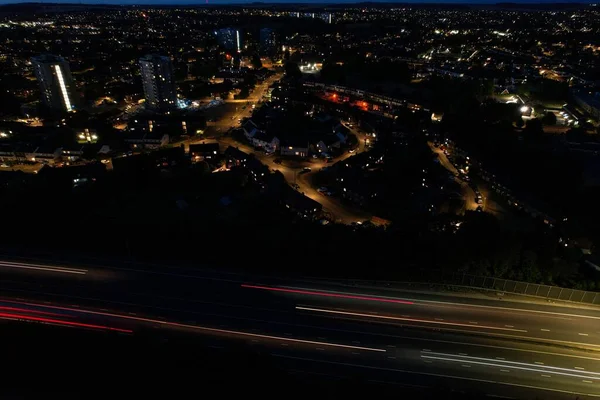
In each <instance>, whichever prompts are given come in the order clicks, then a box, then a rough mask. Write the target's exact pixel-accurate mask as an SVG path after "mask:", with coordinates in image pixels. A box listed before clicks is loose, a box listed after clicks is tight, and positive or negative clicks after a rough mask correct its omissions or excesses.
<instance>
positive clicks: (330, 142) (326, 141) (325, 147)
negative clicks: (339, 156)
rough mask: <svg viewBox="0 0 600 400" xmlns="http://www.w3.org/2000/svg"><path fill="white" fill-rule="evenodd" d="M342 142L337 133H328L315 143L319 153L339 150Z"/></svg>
mask: <svg viewBox="0 0 600 400" xmlns="http://www.w3.org/2000/svg"><path fill="white" fill-rule="evenodd" d="M341 145H342V143H341V141H340V138H339V137H338V136H337V135H327V136H325V137H323V139H321V140H319V141H318V142H317V144H316V145H315V148H316V149H317V152H318V153H331V152H333V151H334V150H339V148H340V147H341Z"/></svg>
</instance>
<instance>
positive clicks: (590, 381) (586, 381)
mask: <svg viewBox="0 0 600 400" xmlns="http://www.w3.org/2000/svg"><path fill="white" fill-rule="evenodd" d="M581 382H583V383H594V382H592V381H581Z"/></svg>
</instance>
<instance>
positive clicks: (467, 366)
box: [461, 365, 471, 368]
mask: <svg viewBox="0 0 600 400" xmlns="http://www.w3.org/2000/svg"><path fill="white" fill-rule="evenodd" d="M461 367H465V368H471V366H470V365H461Z"/></svg>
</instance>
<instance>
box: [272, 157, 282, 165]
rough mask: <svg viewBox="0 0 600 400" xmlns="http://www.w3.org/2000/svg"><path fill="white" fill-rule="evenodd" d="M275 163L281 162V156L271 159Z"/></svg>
mask: <svg viewBox="0 0 600 400" xmlns="http://www.w3.org/2000/svg"><path fill="white" fill-rule="evenodd" d="M273 162H274V163H275V164H281V158H276V159H274V160H273Z"/></svg>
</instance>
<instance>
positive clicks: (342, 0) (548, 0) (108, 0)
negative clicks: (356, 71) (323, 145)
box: [0, 0, 597, 7]
mask: <svg viewBox="0 0 600 400" xmlns="http://www.w3.org/2000/svg"><path fill="white" fill-rule="evenodd" d="M100 1H101V3H98V2H95V1H93V0H92V2H88V1H85V0H83V1H81V0H80V1H77V0H75V1H69V2H55V1H52V2H44V1H37V2H35V1H14V2H10V1H9V2H7V3H3V2H1V1H0V6H11V5H13V6H14V5H21V6H27V5H43V6H52V5H59V6H66V5H70V6H87V5H94V6H106V5H119V6H153V7H163V6H164V7H172V6H184V5H185V6H199V7H218V6H248V5H256V6H259V5H270V6H277V5H281V6H288V7H289V6H294V5H297V6H302V5H310V6H319V5H320V6H327V5H346V4H347V5H365V6H369V5H377V6H381V5H396V6H397V5H411V6H414V5H419V4H423V5H425V4H426V5H428V6H435V5H440V6H446V7H447V6H452V5H457V6H464V5H469V6H478V5H481V6H520V7H521V6H540V5H544V6H547V5H553V6H561V5H565V6H576V5H582V6H587V5H590V4H595V3H597V2H596V1H593V0H587V1H580V0H578V1H564V0H561V1H554V0H541V1H525V2H519V1H495V2H494V1H489V2H486V1H485V0H484V1H481V0H479V2H469V1H468V0H463V1H448V2H444V1H443V0H442V1H440V0H431V1H429V0H424V1H423V0H412V1H411V0H402V1H397V2H396V1H386V0H384V1H377V0H372V1H360V0H359V1H354V0H339V1H315V2H311V1H298V2H285V1H279V0H277V1H273V2H271V1H268V0H267V1H248V2H231V3H205V2H203V0H196V1H197V2H194V0H191V1H186V0H182V1H183V2H181V3H133V2H132V3H124V2H119V0H114V2H113V1H112V0H100ZM134 1H135V0H134ZM212 1H219V0H212Z"/></svg>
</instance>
